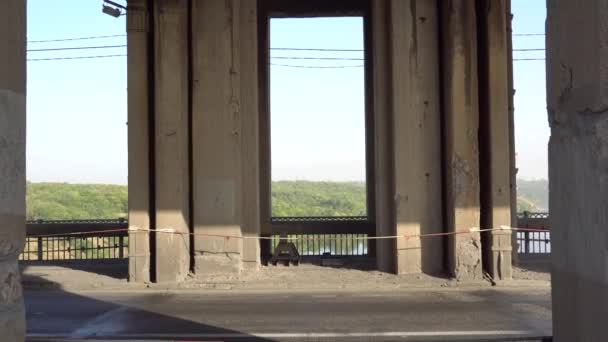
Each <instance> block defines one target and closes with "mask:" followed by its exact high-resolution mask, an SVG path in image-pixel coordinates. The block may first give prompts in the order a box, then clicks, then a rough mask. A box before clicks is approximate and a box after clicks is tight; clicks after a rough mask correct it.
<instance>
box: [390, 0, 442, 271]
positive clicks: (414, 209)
mask: <svg viewBox="0 0 608 342" xmlns="http://www.w3.org/2000/svg"><path fill="white" fill-rule="evenodd" d="M389 12H390V18H388V19H389V22H390V36H389V50H388V51H390V52H389V53H390V59H391V66H392V73H391V74H390V75H391V83H390V86H391V91H392V96H391V103H390V122H392V125H391V126H392V127H391V129H392V134H390V135H388V136H387V138H389V139H390V138H391V137H392V139H391V141H390V142H389V143H390V144H392V148H391V149H390V151H392V156H391V157H392V161H393V162H392V163H391V164H392V165H393V167H394V170H393V177H394V180H393V182H392V187H393V188H392V189H391V190H392V191H391V194H390V199H391V200H394V213H392V215H394V221H395V226H393V227H392V229H391V230H392V232H391V234H389V235H399V236H404V235H413V237H409V238H405V237H400V238H399V239H397V250H396V255H394V257H395V258H396V261H395V262H396V272H397V273H399V274H401V273H420V272H427V273H439V272H441V271H442V270H443V245H444V243H443V239H442V238H441V237H425V238H422V239H421V238H420V237H416V235H419V234H432V233H440V232H442V217H441V215H438V214H437V213H438V212H439V213H440V212H441V210H442V206H441V121H440V110H439V108H440V96H439V94H440V86H439V67H438V65H439V45H438V44H437V36H438V32H437V29H438V20H439V13H438V10H437V4H436V3H435V2H433V1H427V0H409V1H402V0H392V1H390V11H389Z"/></svg>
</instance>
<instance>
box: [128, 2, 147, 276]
mask: <svg viewBox="0 0 608 342" xmlns="http://www.w3.org/2000/svg"><path fill="white" fill-rule="evenodd" d="M128 8H129V10H128V12H127V34H128V35H127V55H128V57H127V65H128V68H127V82H128V112H129V113H128V117H129V224H130V226H131V228H134V229H136V230H133V231H132V232H130V233H129V281H134V282H148V281H150V235H149V233H148V232H147V231H145V230H146V229H150V158H149V153H150V147H149V143H150V136H149V129H148V127H149V117H150V110H149V100H150V99H149V96H148V95H149V88H150V83H149V80H148V73H149V66H148V52H149V50H148V29H149V24H148V8H147V1H146V0H129V3H128Z"/></svg>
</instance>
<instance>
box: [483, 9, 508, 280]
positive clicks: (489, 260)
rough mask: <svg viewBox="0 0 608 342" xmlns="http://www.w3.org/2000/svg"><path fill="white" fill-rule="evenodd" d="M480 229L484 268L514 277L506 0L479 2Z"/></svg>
mask: <svg viewBox="0 0 608 342" xmlns="http://www.w3.org/2000/svg"><path fill="white" fill-rule="evenodd" d="M477 4H478V7H477V10H478V13H477V14H478V23H479V26H480V27H479V31H478V32H479V37H478V41H479V99H480V102H479V108H480V113H479V115H480V120H479V123H480V135H479V136H480V144H481V146H480V167H481V169H480V181H481V210H482V212H481V228H483V229H501V230H494V231H490V232H487V233H483V234H484V239H483V244H484V246H483V247H484V248H483V252H484V264H485V269H486V270H487V272H488V273H489V274H490V276H491V277H492V278H493V279H501V280H504V279H510V278H511V235H512V234H511V230H509V229H504V230H502V228H503V227H506V228H508V227H510V226H511V172H510V170H511V162H510V159H511V152H510V137H511V132H510V125H509V67H508V62H509V58H508V54H509V52H508V51H509V42H508V39H507V25H508V23H507V20H508V19H507V0H479V1H478V2H477Z"/></svg>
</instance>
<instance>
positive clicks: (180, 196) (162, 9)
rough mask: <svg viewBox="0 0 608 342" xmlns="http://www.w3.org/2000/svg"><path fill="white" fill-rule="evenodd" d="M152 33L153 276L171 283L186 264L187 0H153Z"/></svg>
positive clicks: (184, 272)
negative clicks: (153, 49)
mask: <svg viewBox="0 0 608 342" xmlns="http://www.w3.org/2000/svg"><path fill="white" fill-rule="evenodd" d="M154 36H155V56H154V62H155V80H154V84H155V117H154V119H155V122H154V126H155V132H154V133H155V166H156V169H155V173H156V174H155V176H156V177H155V180H156V184H155V188H156V194H155V198H156V201H155V203H156V229H158V230H162V231H167V233H163V232H157V233H156V280H157V281H158V282H171V281H180V280H182V279H184V278H185V277H186V275H187V274H188V271H189V268H190V237H189V235H187V234H188V233H189V221H190V169H189V168H190V164H189V148H190V146H189V86H188V73H189V69H188V63H189V59H188V1H187V0H157V1H155V8H154ZM176 233H177V234H176Z"/></svg>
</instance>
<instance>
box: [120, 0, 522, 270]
mask: <svg viewBox="0 0 608 342" xmlns="http://www.w3.org/2000/svg"><path fill="white" fill-rule="evenodd" d="M491 3H492V5H491V6H490V1H477V4H476V3H475V2H473V1H452V2H443V1H441V2H435V1H397V0H395V1H390V0H383V1H366V0H357V1H299V0H296V1H271V0H269V1H262V0H260V1H219V0H204V1H193V2H189V1H187V0H178V1H144V0H131V1H129V11H128V24H127V31H128V49H129V51H128V55H129V57H128V58H129V59H128V62H129V69H128V70H129V155H130V159H129V207H130V212H129V222H130V225H131V226H132V227H133V228H136V229H137V230H134V231H133V233H132V234H131V235H132V238H131V241H136V242H137V243H136V244H132V247H131V249H132V250H131V258H130V259H131V263H130V265H131V271H130V274H131V279H132V280H135V281H148V280H149V279H150V275H152V277H153V278H154V280H156V281H176V280H181V279H183V278H184V277H185V276H186V274H187V273H188V271H189V270H190V268H191V269H193V270H194V271H195V272H196V273H209V272H211V273H215V272H238V271H239V270H241V269H245V268H256V267H258V265H259V264H260V261H261V259H260V258H261V255H262V254H263V251H262V250H261V248H260V245H261V244H260V242H259V241H258V240H256V239H253V238H252V237H259V236H268V235H270V234H273V233H277V232H278V231H274V230H273V227H274V226H275V225H273V223H272V222H271V218H270V214H269V212H270V210H269V203H270V196H269V192H270V189H269V162H268V159H269V156H268V154H269V146H268V145H269V144H268V134H269V128H268V127H269V125H268V120H269V114H268V112H269V103H268V95H269V94H268V92H269V91H268V89H269V86H268V72H269V70H268V68H269V67H268V65H269V59H268V58H269V54H268V48H269V42H268V36H269V35H268V29H269V26H268V22H269V18H271V17H277V16H278V17H311V16H352V15H356V16H361V17H363V21H364V31H365V46H366V52H365V55H366V69H365V73H366V80H367V81H366V88H367V89H366V94H367V98H366V107H367V112H368V113H367V114H368V118H369V119H368V120H367V126H368V127H367V130H368V132H371V135H372V137H371V139H368V148H370V146H371V148H372V151H368V166H369V167H368V168H369V169H371V170H373V172H372V173H371V174H372V177H373V178H372V183H373V184H374V185H375V186H374V187H373V189H371V191H369V192H368V193H370V194H372V196H371V202H372V204H373V205H372V206H371V208H375V209H373V211H372V213H370V215H369V217H368V222H367V223H368V225H367V226H365V228H366V229H367V230H366V231H364V233H366V234H368V235H369V236H391V235H399V236H401V237H400V238H397V239H392V240H390V239H387V240H378V241H376V243H375V244H374V247H375V248H374V250H375V252H374V254H375V257H376V261H377V267H378V269H380V270H383V271H388V272H396V273H417V272H428V273H441V272H447V273H449V274H451V275H454V276H456V277H458V278H462V279H467V278H468V279H474V278H481V277H482V271H483V269H484V268H485V270H487V271H488V272H489V273H490V274H491V275H492V276H493V277H494V278H497V279H509V278H510V277H511V238H512V237H511V233H510V232H509V231H506V232H499V231H495V232H491V233H487V234H480V233H479V232H473V233H471V231H474V230H479V229H480V228H494V227H496V228H499V227H502V226H506V227H510V226H511V205H512V201H511V199H512V190H513V182H512V180H513V177H512V176H513V163H512V151H513V149H512V144H513V140H512V133H513V128H512V127H513V126H512V112H510V106H509V103H510V97H511V96H510V95H511V91H510V88H511V85H510V76H509V75H510V70H509V65H510V64H509V55H510V54H509V51H510V50H509V48H510V38H509V37H510V34H509V23H510V20H508V18H509V11H510V10H509V8H508V7H507V5H508V3H507V1H492V2H491ZM370 156H373V157H370ZM299 224H300V223H299ZM300 225H301V224H300ZM283 227H284V228H285V229H287V230H289V228H290V227H289V225H286V224H283ZM309 227H311V228H312V226H311V225H309ZM351 227H352V228H353V231H348V226H347V227H346V229H344V227H342V228H340V229H341V232H342V233H362V231H359V229H360V228H362V226H361V225H357V224H356V223H355V222H353V224H352V226H351ZM291 228H293V227H291ZM314 228H315V231H301V232H302V233H317V234H318V233H325V234H331V233H338V231H336V229H337V228H336V225H332V224H330V223H327V224H325V225H323V224H320V225H316V227H314ZM146 229H153V230H162V231H165V230H173V231H175V232H177V233H182V234H183V235H179V234H169V233H164V232H158V231H157V232H152V233H148V232H146ZM444 232H455V233H459V234H455V235H451V236H449V237H447V238H443V237H434V238H420V237H416V235H419V234H434V233H444ZM188 233H193V234H194V238H189V237H188V235H186V234H188ZM461 233H464V234H461ZM405 235H414V237H410V238H404V237H403V236H405ZM224 236H230V237H231V238H230V239H227V238H226V237H224ZM234 237H236V238H234ZM241 237H244V238H245V239H240V238H241ZM150 240H151V241H152V242H151V243H149V241H150ZM148 255H150V257H149V256H148Z"/></svg>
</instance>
